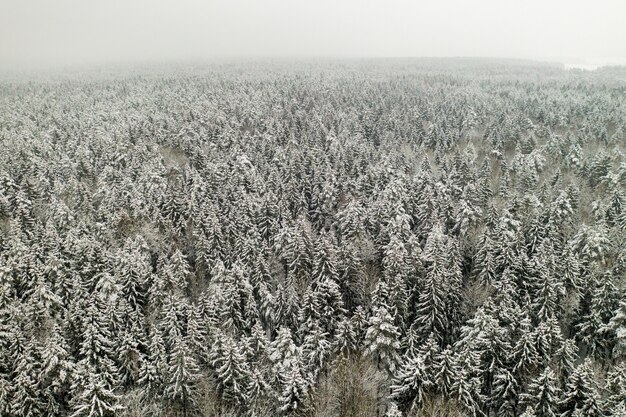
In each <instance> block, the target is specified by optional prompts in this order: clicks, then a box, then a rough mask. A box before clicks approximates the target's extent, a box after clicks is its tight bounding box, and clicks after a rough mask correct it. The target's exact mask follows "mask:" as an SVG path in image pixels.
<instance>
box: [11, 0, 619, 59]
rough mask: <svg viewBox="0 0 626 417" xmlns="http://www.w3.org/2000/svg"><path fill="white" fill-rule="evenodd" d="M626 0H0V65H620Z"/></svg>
mask: <svg viewBox="0 0 626 417" xmlns="http://www.w3.org/2000/svg"><path fill="white" fill-rule="evenodd" d="M625 22H626V0H586V1H583V0H427V1H425V0H306V1H305V0H0V63H1V64H3V66H12V65H18V64H25V63H31V64H32V63H37V64H54V65H59V64H69V65H73V64H94V63H105V62H128V61H131V62H132V61H146V60H148V61H151V60H157V61H168V60H186V59H204V58H211V57H224V56H226V57H229V56H230V57H232V56H235V57H240V56H244V57H247V56H251V57H264V56H287V57H289V56H324V57H328V56H330V57H387V56H402V57H407V56H418V57H419V56H437V57H439V56H481V57H487V56H488V57H510V58H535V59H559V60H563V61H571V60H574V59H578V60H586V61H590V62H598V61H602V62H617V61H619V62H622V63H626V23H625Z"/></svg>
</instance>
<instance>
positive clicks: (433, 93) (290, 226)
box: [0, 59, 626, 417]
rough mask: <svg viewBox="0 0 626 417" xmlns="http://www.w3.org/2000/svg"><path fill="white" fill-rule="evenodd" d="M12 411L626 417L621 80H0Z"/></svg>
mask: <svg viewBox="0 0 626 417" xmlns="http://www.w3.org/2000/svg"><path fill="white" fill-rule="evenodd" d="M0 145H1V146H0V415H1V416H24V417H26V416H33V417H35V416H72V417H86V416H126V417H131V416H133V417H139V416H148V417H150V416H154V417H157V416H184V417H191V416H320V417H321V416H389V417H391V416H393V417H398V416H468V417H469V416H471V417H475V416H485V417H488V416H505V417H506V416H524V417H531V416H535V417H549V416H563V417H574V416H578V417H582V416H585V417H596V416H597V417H600V416H622V417H623V416H625V415H626V410H625V398H626V367H625V359H626V296H625V287H626V278H625V274H626V159H625V157H624V152H626V149H625V148H626V70H625V69H624V68H621V69H620V68H603V69H599V70H597V71H593V72H587V71H567V70H564V69H563V68H562V67H560V66H556V65H554V66H552V65H547V64H534V63H528V62H517V61H488V60H462V59H459V60H389V61H384V60H373V61H357V60H355V61H316V62H299V63H285V62H278V63H270V62H259V63H254V62H246V63H237V64H227V63H223V64H217V63H216V64H211V65H202V66H196V67H193V68H192V67H184V66H176V67H168V68H165V67H163V68H155V67H152V68H147V67H145V68H144V67H138V68H135V69H132V70H130V69H123V68H114V69H111V70H110V71H100V72H89V71H85V72H76V73H72V74H69V75H68V74H65V75H60V74H56V75H55V74H48V75H37V76H35V75H32V76H24V77H16V76H11V75H5V76H4V78H3V79H2V81H0Z"/></svg>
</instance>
